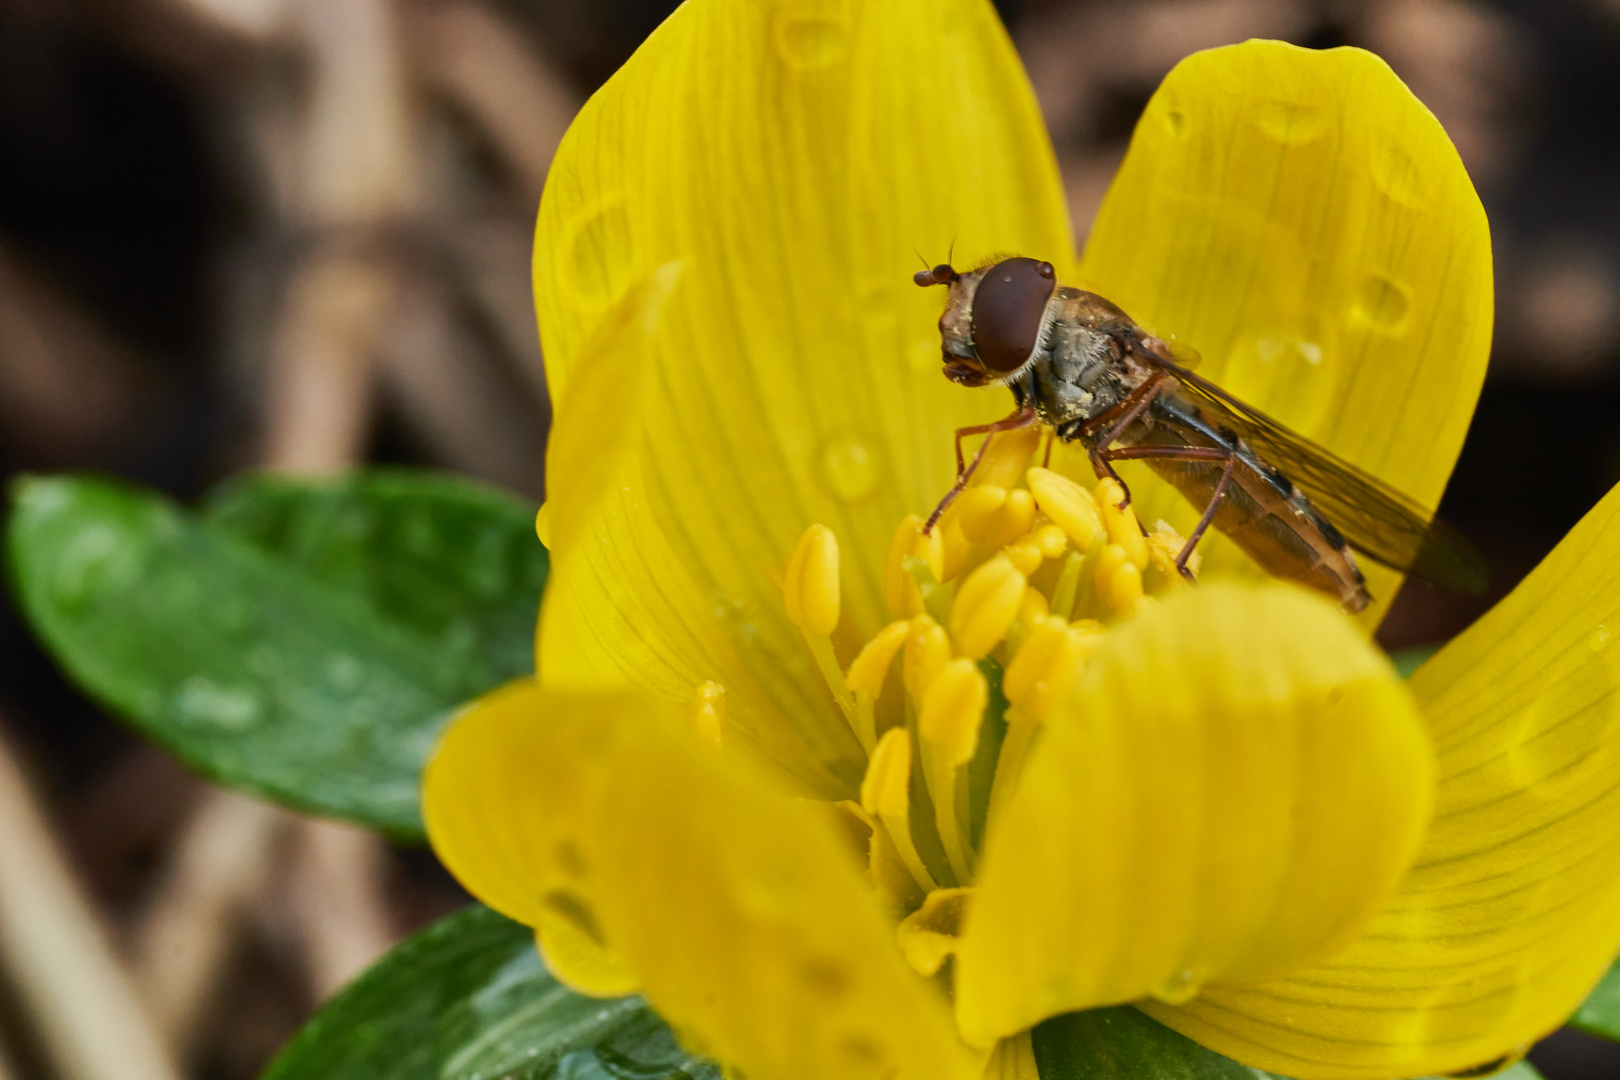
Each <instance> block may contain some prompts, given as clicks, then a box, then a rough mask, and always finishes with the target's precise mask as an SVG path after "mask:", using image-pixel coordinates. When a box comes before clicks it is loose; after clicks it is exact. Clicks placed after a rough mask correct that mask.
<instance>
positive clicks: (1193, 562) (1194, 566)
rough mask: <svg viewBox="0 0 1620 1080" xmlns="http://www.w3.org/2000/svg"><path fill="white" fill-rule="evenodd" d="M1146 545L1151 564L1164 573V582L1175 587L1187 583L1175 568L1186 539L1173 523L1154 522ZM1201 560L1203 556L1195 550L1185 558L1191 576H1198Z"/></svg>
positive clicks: (1185, 544)
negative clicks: (1191, 573)
mask: <svg viewBox="0 0 1620 1080" xmlns="http://www.w3.org/2000/svg"><path fill="white" fill-rule="evenodd" d="M1147 545H1148V558H1150V559H1152V560H1153V565H1154V566H1155V567H1156V568H1158V571H1159V573H1161V574H1163V575H1164V580H1165V583H1166V584H1168V585H1170V586H1172V587H1176V588H1179V587H1180V586H1182V585H1185V584H1187V579H1186V578H1184V577H1182V576H1181V571H1180V570H1178V569H1176V559H1177V558H1178V557H1179V556H1180V555H1181V549H1182V548H1184V547H1186V546H1187V541H1186V540H1184V539H1182V536H1181V534H1180V533H1178V532H1177V531H1176V528H1175V526H1174V525H1171V524H1170V523H1169V522H1168V521H1164V520H1160V521H1156V522H1154V524H1153V531H1152V532H1151V533H1149V534H1148V538H1147ZM1203 562H1204V557H1203V556H1202V555H1200V554H1199V553H1198V552H1197V551H1196V550H1195V551H1194V552H1193V553H1192V555H1191V556H1190V557H1189V558H1188V559H1187V569H1189V570H1191V571H1192V572H1193V577H1197V576H1198V571H1199V569H1200V568H1201V567H1202V565H1203Z"/></svg>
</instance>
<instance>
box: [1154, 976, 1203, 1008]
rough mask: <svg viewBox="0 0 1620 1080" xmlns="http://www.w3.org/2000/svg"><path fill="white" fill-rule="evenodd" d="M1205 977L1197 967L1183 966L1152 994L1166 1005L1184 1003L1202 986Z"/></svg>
mask: <svg viewBox="0 0 1620 1080" xmlns="http://www.w3.org/2000/svg"><path fill="white" fill-rule="evenodd" d="M1205 978H1206V976H1205V975H1204V974H1203V972H1201V971H1200V970H1198V969H1197V968H1183V969H1181V970H1180V971H1178V972H1176V973H1175V974H1174V975H1172V976H1170V978H1168V979H1166V980H1165V981H1164V983H1163V985H1161V986H1160V987H1159V988H1158V989H1157V990H1155V991H1153V996H1154V997H1155V998H1157V999H1159V1000H1160V1001H1162V1002H1164V1003H1165V1004H1166V1005H1185V1004H1186V1003H1187V1002H1189V1001H1191V1000H1192V999H1193V998H1195V997H1197V996H1198V991H1200V990H1202V989H1203V988H1204V979H1205Z"/></svg>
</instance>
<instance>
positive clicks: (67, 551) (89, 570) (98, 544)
mask: <svg viewBox="0 0 1620 1080" xmlns="http://www.w3.org/2000/svg"><path fill="white" fill-rule="evenodd" d="M121 546H122V545H121V544H120V543H119V535H118V533H117V532H115V531H114V530H112V529H109V528H105V527H103V526H99V525H98V526H92V527H91V528H88V529H84V530H82V531H80V532H79V534H78V535H77V536H75V537H74V538H73V539H72V540H70V541H68V543H67V544H66V546H64V547H63V548H62V550H61V552H60V553H59V554H58V555H57V557H56V572H55V573H54V574H53V575H51V597H52V599H54V600H55V601H56V602H57V603H58V604H60V605H61V606H62V607H64V608H68V609H73V608H77V607H80V606H81V605H83V604H84V603H85V602H86V601H87V600H89V599H90V598H91V597H92V596H93V595H94V594H95V593H96V592H97V591H98V590H99V589H100V588H101V587H102V586H103V585H104V583H105V581H106V579H107V578H108V577H109V576H111V572H112V570H113V569H114V566H115V564H116V561H117V560H118V557H119V555H120V553H121V552H120V549H121Z"/></svg>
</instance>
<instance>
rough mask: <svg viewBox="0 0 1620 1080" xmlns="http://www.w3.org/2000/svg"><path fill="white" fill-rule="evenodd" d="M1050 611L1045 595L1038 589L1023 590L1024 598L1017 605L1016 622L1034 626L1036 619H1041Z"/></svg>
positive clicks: (1050, 607) (1050, 606)
mask: <svg viewBox="0 0 1620 1080" xmlns="http://www.w3.org/2000/svg"><path fill="white" fill-rule="evenodd" d="M1051 610H1052V605H1051V604H1049V603H1047V600H1046V594H1045V593H1043V592H1041V590H1039V589H1025V590H1024V598H1023V599H1022V600H1021V601H1019V603H1018V620H1019V621H1020V622H1022V623H1023V624H1024V625H1026V626H1034V625H1035V621H1036V620H1037V619H1043V618H1045V617H1046V615H1047V613H1048V612H1050V611H1051Z"/></svg>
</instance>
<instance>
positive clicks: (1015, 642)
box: [1004, 585, 1051, 656]
mask: <svg viewBox="0 0 1620 1080" xmlns="http://www.w3.org/2000/svg"><path fill="white" fill-rule="evenodd" d="M1050 611H1051V607H1050V605H1049V604H1048V603H1047V600H1046V594H1045V593H1043V592H1041V590H1039V589H1037V588H1035V586H1033V585H1031V586H1030V587H1029V588H1027V589H1025V590H1024V598H1023V599H1022V600H1020V601H1019V602H1018V616H1017V618H1015V619H1013V621H1012V625H1011V626H1009V627H1008V628H1007V636H1006V638H1005V639H1004V640H1005V642H1006V651H1007V655H1008V656H1014V655H1017V653H1018V650H1019V649H1021V648H1023V645H1024V637H1025V635H1027V634H1028V633H1029V630H1030V627H1032V626H1034V625H1035V624H1036V623H1037V622H1039V621H1040V620H1042V619H1044V618H1045V617H1046V616H1047V614H1048V613H1049V612H1050Z"/></svg>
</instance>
